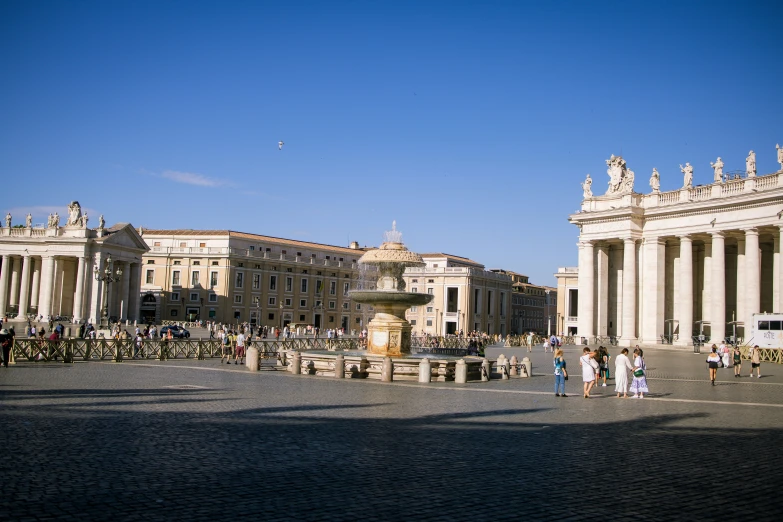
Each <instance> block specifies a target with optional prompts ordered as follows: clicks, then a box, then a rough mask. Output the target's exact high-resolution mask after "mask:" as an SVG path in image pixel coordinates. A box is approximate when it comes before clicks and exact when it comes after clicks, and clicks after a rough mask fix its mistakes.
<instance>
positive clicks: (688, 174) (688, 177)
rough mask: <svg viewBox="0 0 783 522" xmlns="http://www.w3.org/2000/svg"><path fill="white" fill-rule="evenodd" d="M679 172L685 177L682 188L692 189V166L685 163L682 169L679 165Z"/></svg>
mask: <svg viewBox="0 0 783 522" xmlns="http://www.w3.org/2000/svg"><path fill="white" fill-rule="evenodd" d="M680 170H681V171H682V173H683V174H684V175H685V181H684V182H683V185H682V188H693V166H692V165H691V164H690V163H688V162H687V161H686V162H685V166H684V167H683V166H682V164H680Z"/></svg>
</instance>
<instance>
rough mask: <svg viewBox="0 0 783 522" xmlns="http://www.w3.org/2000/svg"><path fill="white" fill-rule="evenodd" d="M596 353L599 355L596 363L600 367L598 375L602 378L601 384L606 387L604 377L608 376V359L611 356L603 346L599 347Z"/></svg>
mask: <svg viewBox="0 0 783 522" xmlns="http://www.w3.org/2000/svg"><path fill="white" fill-rule="evenodd" d="M598 355H599V356H600V358H599V359H598V365H599V366H600V367H601V370H600V375H599V376H600V377H602V378H603V380H604V382H603V384H601V386H603V387H606V379H608V378H609V361H610V360H611V358H612V356H611V355H609V352H608V351H607V350H606V347H604V346H602V347H601V348H600V349H599V352H598Z"/></svg>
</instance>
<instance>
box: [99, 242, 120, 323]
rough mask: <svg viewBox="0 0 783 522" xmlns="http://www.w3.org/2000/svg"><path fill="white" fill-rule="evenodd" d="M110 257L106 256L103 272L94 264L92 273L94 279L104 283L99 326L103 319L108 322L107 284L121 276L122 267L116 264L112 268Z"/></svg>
mask: <svg viewBox="0 0 783 522" xmlns="http://www.w3.org/2000/svg"><path fill="white" fill-rule="evenodd" d="M112 263H113V261H112V259H111V254H109V256H108V257H107V258H106V266H105V268H104V269H103V273H101V271H100V270H99V269H98V267H97V266H96V267H95V268H94V269H93V274H94V275H95V280H96V281H101V282H103V283H104V285H103V310H101V326H102V325H103V321H104V320H106V324H107V325H108V322H109V285H110V284H111V283H114V282H116V281H119V280H120V278H121V277H122V268H121V267H120V266H117V269H116V270H112Z"/></svg>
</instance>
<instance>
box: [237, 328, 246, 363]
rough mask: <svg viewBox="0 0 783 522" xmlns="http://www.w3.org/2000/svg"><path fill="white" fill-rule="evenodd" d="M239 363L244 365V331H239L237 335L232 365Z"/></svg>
mask: <svg viewBox="0 0 783 522" xmlns="http://www.w3.org/2000/svg"><path fill="white" fill-rule="evenodd" d="M239 361H241V362H242V364H245V362H244V361H245V333H244V330H241V329H240V330H239V333H238V334H237V349H236V353H235V354H234V364H239Z"/></svg>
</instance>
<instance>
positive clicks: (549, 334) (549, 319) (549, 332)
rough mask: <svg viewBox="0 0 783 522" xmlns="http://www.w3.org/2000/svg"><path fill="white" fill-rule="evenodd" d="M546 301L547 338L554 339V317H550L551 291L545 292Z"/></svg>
mask: <svg viewBox="0 0 783 522" xmlns="http://www.w3.org/2000/svg"><path fill="white" fill-rule="evenodd" d="M544 293H545V294H546V300H545V301H544V310H545V313H546V336H547V337H552V316H551V315H549V289H547V290H544Z"/></svg>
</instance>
